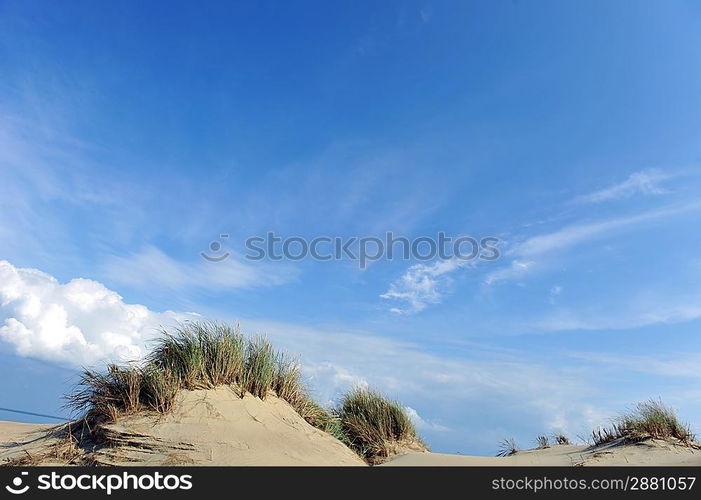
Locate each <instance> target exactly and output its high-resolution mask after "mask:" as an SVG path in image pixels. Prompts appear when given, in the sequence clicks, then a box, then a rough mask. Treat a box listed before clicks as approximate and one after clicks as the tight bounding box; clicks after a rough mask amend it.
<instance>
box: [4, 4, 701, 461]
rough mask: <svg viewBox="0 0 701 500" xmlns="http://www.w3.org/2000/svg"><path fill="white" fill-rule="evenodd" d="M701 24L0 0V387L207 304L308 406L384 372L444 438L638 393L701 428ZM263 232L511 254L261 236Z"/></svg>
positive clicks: (46, 401) (609, 9)
mask: <svg viewBox="0 0 701 500" xmlns="http://www.w3.org/2000/svg"><path fill="white" fill-rule="evenodd" d="M700 28H701V7H700V6H699V5H698V4H696V3H694V2H683V1H677V2H664V3H661V2H645V1H635V2H633V1H631V2H623V1H621V2H578V3H574V2H568V3H567V4H565V3H562V2H545V1H539V2H534V1H508V2H507V1H504V2H500V1H496V2H433V3H432V2H412V1H404V2H381V3H378V2H222V3H217V2H207V3H206V5H193V4H190V3H184V2H183V3H179V2H149V3H148V5H144V4H143V2H139V3H137V2H119V3H117V2H114V3H112V4H111V5H105V3H104V2H103V3H101V4H99V5H98V4H96V3H94V2H69V4H68V5H66V4H65V3H63V4H61V5H60V6H59V5H56V4H55V3H53V2H31V3H27V2H19V1H6V0H3V1H0V76H1V78H0V261H3V262H2V264H1V265H0V276H1V277H2V279H1V280H0V374H1V375H2V376H1V377H0V395H1V396H2V397H1V398H0V407H6V408H7V407H9V408H17V409H22V410H28V411H34V412H39V413H48V414H59V415H62V414H64V413H65V412H63V410H62V409H61V408H60V405H61V401H60V394H62V393H63V392H65V391H66V390H67V389H68V388H69V387H70V385H71V383H73V382H74V381H75V376H76V373H77V372H78V370H79V368H80V366H82V365H98V366H99V365H100V363H103V362H104V361H105V360H107V359H122V358H124V357H128V356H131V355H138V354H139V353H142V352H143V350H144V349H145V348H147V346H148V341H149V339H150V338H152V337H153V335H154V331H155V330H154V328H155V327H156V326H158V325H160V324H169V323H171V322H174V321H177V320H182V319H187V318H192V317H198V316H196V315H199V317H204V318H209V319H217V320H224V321H237V320H239V321H240V322H241V325H242V329H243V330H244V331H245V332H248V333H263V334H266V335H267V336H268V337H270V338H271V340H273V341H274V342H275V343H276V344H277V345H280V346H282V347H284V348H286V349H287V350H289V351H291V352H293V353H297V354H299V355H300V356H301V358H302V359H303V362H304V368H305V373H306V375H307V376H308V377H309V381H310V385H311V387H312V389H313V391H314V394H315V396H316V397H317V399H318V400H320V401H322V402H327V401H333V400H334V399H336V398H337V397H338V395H339V393H340V392H342V391H344V390H346V389H347V388H348V387H350V386H352V385H354V384H365V383H367V384H369V385H372V386H374V387H377V388H379V389H380V390H382V391H384V392H386V393H387V394H389V395H392V396H395V397H398V398H400V399H401V400H402V401H403V402H404V403H405V404H406V405H407V406H408V407H409V408H411V411H412V412H416V415H417V417H416V418H417V422H418V425H419V428H420V429H421V432H422V433H423V434H424V435H425V437H426V439H427V441H428V442H429V443H430V444H431V445H432V447H433V448H434V449H435V450H437V451H443V452H462V453H483V454H493V453H494V452H495V449H496V447H497V444H498V442H499V441H500V440H501V439H503V438H504V437H509V436H514V437H515V438H516V440H517V441H518V442H519V443H520V444H521V446H523V447H528V446H530V445H532V444H533V441H534V439H535V437H536V435H537V434H539V433H543V432H554V431H559V430H562V431H565V432H568V433H570V434H571V435H573V436H574V435H576V434H586V433H587V432H588V431H589V430H590V429H591V428H592V427H593V426H595V425H598V424H602V423H606V421H607V419H608V418H609V417H611V416H613V415H615V414H616V413H617V412H619V411H621V410H623V409H625V408H626V407H628V406H630V405H631V404H634V403H635V402H637V401H639V400H642V399H646V398H649V397H662V398H663V399H664V400H665V401H666V402H668V403H669V404H671V405H673V406H675V407H676V408H677V409H678V410H679V413H680V414H681V415H682V416H683V417H684V418H686V419H688V420H690V421H692V424H693V425H694V427H695V428H696V430H697V431H701V427H700V426H701V420H699V419H698V415H699V414H700V413H701V404H699V403H698V401H700V400H701V398H699V396H701V392H699V389H698V387H699V377H700V375H699V374H700V373H701V371H700V370H699V364H700V363H701V341H700V340H699V335H698V330H699V326H700V325H701V320H700V318H701V285H699V283H701V279H700V278H701V254H700V253H699V244H700V243H701V235H700V234H699V231H698V229H697V228H698V227H699V219H700V217H701V198H700V197H699V195H700V194H701V169H699V165H700V157H701V155H700V153H701V141H699V139H700V137H699V135H700V132H701V94H700V93H699V91H698V89H699V88H701V65H699V64H698V61H699V60H700V58H701V29H700ZM268 231H273V232H275V233H276V234H278V235H281V236H283V237H290V236H302V237H305V238H314V237H315V236H322V235H326V236H340V237H349V236H353V235H359V236H382V235H384V233H385V232H387V231H392V232H393V233H395V234H397V235H404V236H406V237H408V238H417V237H421V236H432V237H435V235H436V234H437V232H439V231H444V232H445V233H447V234H449V235H453V236H460V235H471V236H475V237H478V238H479V237H484V236H497V237H499V238H500V240H501V241H502V243H501V251H502V256H501V258H500V259H499V260H498V261H495V262H480V263H479V264H476V265H471V264H470V265H466V264H464V263H461V262H460V263H458V262H455V261H430V262H423V261H405V260H402V259H394V260H392V261H387V260H380V261H378V262H374V263H372V264H371V265H370V266H368V268H367V269H364V270H361V269H359V267H358V263H357V262H352V261H349V260H341V261H337V262H336V261H334V262H317V261H314V260H311V259H305V260H303V261H301V262H291V261H281V262H271V261H262V262H252V261H250V260H247V259H246V258H245V257H244V254H245V248H244V245H243V243H244V241H245V239H246V238H247V237H250V236H257V235H264V234H265V233H266V232H268ZM220 234H229V235H230V236H229V238H228V239H227V240H225V241H224V242H223V245H224V246H223V248H222V251H228V252H231V253H232V257H231V258H229V259H227V260H226V261H224V262H222V263H218V264H213V263H209V262H206V261H205V260H203V259H202V258H201V256H200V252H202V251H208V247H209V244H210V242H212V241H214V240H217V239H218V238H219V235H220ZM0 419H6V420H9V419H13V420H18V419H20V420H27V421H32V420H33V419H32V418H31V417H26V416H25V417H22V416H19V415H15V414H11V413H7V412H3V411H0ZM38 420H42V419H40V418H39V419H38Z"/></svg>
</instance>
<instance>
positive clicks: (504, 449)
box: [497, 438, 519, 457]
mask: <svg viewBox="0 0 701 500" xmlns="http://www.w3.org/2000/svg"><path fill="white" fill-rule="evenodd" d="M518 451H519V448H518V445H517V444H516V441H515V440H514V438H506V439H504V440H503V441H502V442H501V443H499V449H498V450H497V456H498V457H510V456H511V455H515V454H516V453H518Z"/></svg>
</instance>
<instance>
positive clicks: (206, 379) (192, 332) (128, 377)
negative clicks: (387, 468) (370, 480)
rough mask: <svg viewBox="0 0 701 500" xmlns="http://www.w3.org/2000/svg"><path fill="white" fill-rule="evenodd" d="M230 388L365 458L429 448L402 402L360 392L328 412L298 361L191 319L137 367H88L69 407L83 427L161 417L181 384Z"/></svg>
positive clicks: (258, 341)
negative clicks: (275, 400)
mask: <svg viewBox="0 0 701 500" xmlns="http://www.w3.org/2000/svg"><path fill="white" fill-rule="evenodd" d="M221 385H227V386H230V387H232V388H233V389H234V390H235V391H236V392H237V393H238V394H239V395H240V396H241V397H244V396H245V395H246V394H251V395H253V396H255V397H258V398H261V399H265V398H266V397H267V396H268V394H270V393H274V394H275V395H276V396H277V397H279V398H281V399H283V400H285V401H286V402H288V403H289V404H290V405H291V406H292V408H294V410H295V411H296V412H297V413H298V414H299V415H300V416H301V417H302V418H303V419H304V420H306V421H307V422H308V423H309V424H310V425H312V426H314V427H316V428H318V429H321V430H323V431H324V432H327V433H329V434H331V435H332V436H334V437H336V438H337V439H339V440H340V441H342V442H343V443H345V444H346V445H348V446H349V447H351V448H352V449H353V450H354V451H356V452H357V453H358V454H359V455H360V456H361V457H363V458H364V459H365V460H367V461H368V462H369V463H376V462H378V461H381V460H382V459H383V458H386V457H388V456H390V455H391V454H392V453H393V450H395V449H397V447H398V446H402V445H405V444H407V443H408V444H412V445H414V446H416V447H419V448H420V449H426V446H425V445H424V444H423V443H422V442H421V440H420V439H419V438H418V436H417V435H416V430H415V429H414V426H413V424H412V423H411V419H410V418H409V416H408V415H407V413H406V411H405V410H404V408H403V407H402V405H401V404H400V403H398V402H396V401H392V400H389V399H387V398H385V397H383V396H382V395H380V394H378V393H376V392H373V391H369V390H362V389H357V390H354V391H351V392H350V393H348V394H346V395H345V397H344V398H343V399H342V401H341V403H340V406H339V407H338V408H337V409H334V410H332V411H329V410H326V409H325V408H323V407H322V406H320V405H319V404H317V403H315V402H314V401H313V400H312V399H311V397H310V396H309V393H308V391H307V389H306V387H305V385H304V383H303V381H302V376H301V373H300V368H299V363H298V362H297V361H296V360H295V359H294V358H290V357H289V356H287V355H286V354H284V353H281V352H277V351H276V350H275V349H273V347H272V345H271V344H270V343H269V342H268V341H267V340H266V339H264V338H262V337H256V338H253V339H247V338H246V337H244V336H243V335H242V334H241V333H240V332H239V330H238V327H237V328H231V327H229V326H228V325H223V324H219V323H210V322H188V323H183V324H181V325H179V326H177V327H175V328H173V329H170V330H167V331H162V332H161V336H160V337H159V338H157V339H156V340H155V342H154V346H153V349H152V351H151V353H150V354H149V355H148V356H147V357H146V360H145V362H144V363H142V364H135V363H133V364H125V365H122V366H120V365H115V364H110V365H108V367H107V370H106V371H105V372H99V371H94V370H85V371H84V372H83V374H82V377H81V379H80V381H79V383H78V385H77V387H76V389H75V390H74V391H73V392H72V393H70V394H69V395H68V396H66V399H67V404H66V406H68V407H69V408H70V409H72V410H73V411H74V412H77V413H78V414H80V415H81V419H82V421H83V422H84V423H85V424H86V425H87V427H88V429H90V428H92V427H94V426H95V425H98V426H99V424H103V423H110V422H115V421H116V420H117V419H118V418H119V417H120V416H123V415H130V414H135V413H138V412H142V411H151V412H156V413H160V414H165V413H168V412H169V411H171V410H172V409H173V407H174V405H175V402H176V399H177V395H178V392H179V391H180V390H182V389H187V390H196V389H211V388H215V387H218V386H221Z"/></svg>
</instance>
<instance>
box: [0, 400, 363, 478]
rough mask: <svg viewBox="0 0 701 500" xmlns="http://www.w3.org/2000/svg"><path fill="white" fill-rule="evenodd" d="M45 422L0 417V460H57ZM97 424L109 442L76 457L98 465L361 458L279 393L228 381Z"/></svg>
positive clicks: (331, 461) (326, 461) (352, 461)
mask: <svg viewBox="0 0 701 500" xmlns="http://www.w3.org/2000/svg"><path fill="white" fill-rule="evenodd" d="M48 428H49V427H48V426H36V425H30V424H14V423H11V424H7V423H5V424H2V425H0V429H2V430H0V436H2V441H4V442H5V443H4V444H3V449H2V450H1V451H0V462H7V461H8V460H11V459H14V458H18V457H23V456H27V454H29V455H31V456H34V457H39V456H41V455H45V458H42V459H41V460H40V462H41V463H56V462H57V461H56V460H55V459H54V458H52V457H51V454H50V453H47V452H50V451H51V447H52V446H53V445H55V444H56V443H57V438H56V437H54V436H52V435H51V434H49V435H46V432H47V429H48ZM100 432H101V433H102V434H103V435H104V437H105V439H106V441H107V444H109V446H98V448H97V449H96V450H95V451H94V452H92V451H91V452H89V457H83V458H84V459H86V460H88V461H89V462H91V463H95V464H98V465H189V464H193V465H343V466H351V465H365V463H364V462H363V461H362V460H361V459H360V458H359V457H358V456H357V455H356V454H355V453H354V452H353V451H351V450H350V449H349V448H348V447H346V446H345V445H344V444H342V443H341V442H340V441H338V440H337V439H335V438H334V437H332V436H330V435H329V434H327V433H325V432H322V431H320V430H319V429H316V428H314V427H312V426H311V425H309V424H308V423H307V422H305V421H304V419H302V417H300V416H299V415H298V414H297V412H295V410H294V409H293V408H292V407H291V406H290V405H289V404H288V403H287V402H285V401H283V400H282V399H279V398H276V397H275V396H272V395H271V396H269V397H267V398H266V399H265V401H263V400H260V399H258V398H255V397H253V396H251V395H246V397H244V398H243V399H242V398H240V397H239V396H238V395H237V394H236V393H234V392H233V391H232V390H231V389H230V388H228V387H219V388H217V389H210V390H198V391H185V390H183V391H181V393H180V394H179V396H178V404H177V406H176V409H175V410H174V411H173V412H172V413H169V414H167V415H138V416H125V417H123V418H120V420H119V422H118V423H114V424H108V425H105V426H104V427H103V428H102V429H101V430H100ZM8 442H9V443H8Z"/></svg>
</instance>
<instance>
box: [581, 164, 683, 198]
mask: <svg viewBox="0 0 701 500" xmlns="http://www.w3.org/2000/svg"><path fill="white" fill-rule="evenodd" d="M670 177H672V176H671V175H670V174H668V173H665V172H663V171H661V170H658V169H647V170H641V171H640V172H635V173H633V174H631V175H630V176H629V177H628V178H627V179H626V180H625V181H623V182H621V183H618V184H614V185H613V186H609V187H607V188H604V189H600V190H598V191H595V192H593V193H589V194H586V195H582V196H579V197H577V198H575V202H578V203H601V202H603V201H610V200H618V199H622V198H630V197H631V196H633V195H636V194H642V195H658V194H664V193H668V192H669V191H668V190H666V189H664V188H662V187H660V183H662V181H664V180H666V179H669V178H670Z"/></svg>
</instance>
